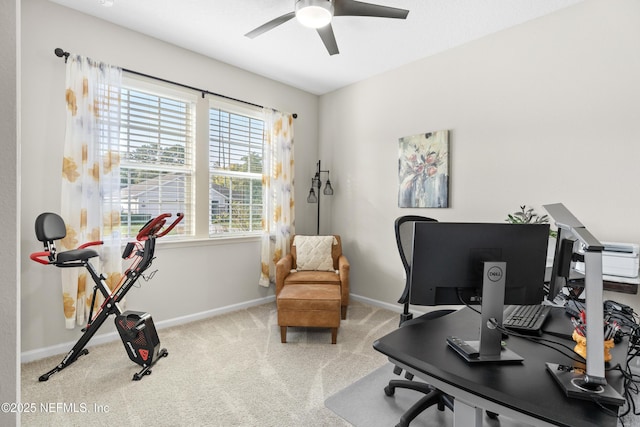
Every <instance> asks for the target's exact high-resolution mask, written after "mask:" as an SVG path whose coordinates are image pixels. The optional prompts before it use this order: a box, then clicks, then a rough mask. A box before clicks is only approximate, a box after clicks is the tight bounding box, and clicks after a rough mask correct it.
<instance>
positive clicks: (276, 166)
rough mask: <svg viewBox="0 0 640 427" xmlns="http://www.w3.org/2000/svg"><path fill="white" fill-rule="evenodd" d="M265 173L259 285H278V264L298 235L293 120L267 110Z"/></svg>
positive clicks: (289, 116)
mask: <svg viewBox="0 0 640 427" xmlns="http://www.w3.org/2000/svg"><path fill="white" fill-rule="evenodd" d="M264 123H265V148H264V155H263V161H262V163H263V172H262V196H263V206H264V207H263V211H262V252H261V253H262V257H261V258H262V260H261V261H262V271H261V273H260V280H259V282H258V283H259V284H260V285H261V286H265V287H268V286H269V285H270V284H271V283H275V281H276V279H275V271H276V267H275V265H276V263H277V262H278V260H279V259H280V258H282V257H283V256H284V255H285V254H286V253H287V251H288V250H289V242H290V241H291V236H292V235H293V234H294V232H295V229H294V224H295V204H294V194H293V182H294V181H293V175H294V174H293V170H294V168H293V116H292V115H291V114H284V113H281V112H278V111H273V110H271V109H266V108H265V110H264Z"/></svg>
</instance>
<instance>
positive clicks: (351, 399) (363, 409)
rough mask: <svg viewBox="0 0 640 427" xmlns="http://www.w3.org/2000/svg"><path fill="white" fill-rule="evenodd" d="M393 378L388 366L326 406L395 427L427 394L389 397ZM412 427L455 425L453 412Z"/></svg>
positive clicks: (365, 422) (501, 426)
mask: <svg viewBox="0 0 640 427" xmlns="http://www.w3.org/2000/svg"><path fill="white" fill-rule="evenodd" d="M390 379H402V377H400V376H397V375H395V374H394V373H393V365H392V364H390V363H388V364H385V365H384V366H382V367H380V368H378V369H376V370H374V371H373V372H371V373H370V374H368V375H366V376H365V377H363V378H361V379H359V380H358V381H356V382H355V383H353V384H351V385H350V386H348V387H346V388H345V389H343V390H341V391H339V392H337V393H336V394H334V395H332V396H330V397H329V398H327V399H326V400H325V406H326V407H327V408H329V409H330V410H332V411H333V412H334V413H336V414H337V415H338V416H339V417H341V418H342V419H344V420H345V421H347V422H348V423H350V424H351V425H353V426H355V427H390V426H395V425H396V424H397V423H398V421H400V417H401V416H402V414H403V413H404V412H405V411H406V410H407V409H409V408H410V407H411V406H412V405H413V404H414V403H416V402H417V401H418V400H419V399H420V398H421V397H422V396H423V395H422V394H420V393H418V392H416V391H413V390H406V389H396V391H395V394H394V396H392V397H388V396H386V395H385V393H384V387H385V386H386V385H387V384H388V382H389V380H390ZM410 425H411V427H442V426H452V425H453V414H452V413H451V411H449V410H445V411H438V409H437V408H436V407H435V406H433V407H431V408H428V409H427V410H426V411H424V412H423V413H421V414H420V415H418V417H417V418H415V419H414V420H413V421H412V422H411V424H410ZM639 425H640V420H638V419H637V418H636V417H625V419H624V424H623V423H621V422H618V426H625V427H637V426H639ZM483 426H485V427H525V426H529V424H524V423H522V422H518V421H515V420H513V419H509V418H507V417H505V416H502V415H501V416H499V417H498V419H496V420H493V419H490V418H488V417H487V416H486V414H485V415H484V420H483Z"/></svg>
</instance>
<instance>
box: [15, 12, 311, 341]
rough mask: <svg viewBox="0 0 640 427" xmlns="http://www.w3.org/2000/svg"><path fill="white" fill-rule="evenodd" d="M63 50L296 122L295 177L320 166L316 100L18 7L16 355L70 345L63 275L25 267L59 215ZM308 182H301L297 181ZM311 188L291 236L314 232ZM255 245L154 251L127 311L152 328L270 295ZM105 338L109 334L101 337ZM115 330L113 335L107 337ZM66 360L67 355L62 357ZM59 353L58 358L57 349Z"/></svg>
mask: <svg viewBox="0 0 640 427" xmlns="http://www.w3.org/2000/svg"><path fill="white" fill-rule="evenodd" d="M58 47H60V48H62V49H64V50H66V51H69V52H72V53H78V54H82V55H86V56H89V57H91V58H94V59H97V60H100V61H104V62H107V63H110V64H114V65H118V66H120V67H123V68H128V69H131V70H135V71H138V72H142V73H147V74H151V75H155V76H158V77H162V78H165V79H169V80H174V81H177V82H180V83H183V84H188V85H190V86H194V87H199V88H202V89H205V90H209V91H212V92H217V93H221V94H224V95H227V96H231V97H234V98H238V99H243V100H246V101H249V102H252V103H256V104H260V105H265V106H269V107H272V108H276V109H278V110H281V111H288V112H295V113H297V114H298V118H297V119H296V121H295V155H296V176H297V177H304V178H306V177H311V176H312V173H313V171H314V170H315V162H316V161H317V151H318V150H317V133H318V132H317V129H318V123H317V119H318V97H317V96H316V95H312V94H309V93H306V92H303V91H300V90H297V89H293V88H291V87H288V86H286V85H283V84H280V83H277V82H274V81H272V80H268V79H265V78H262V77H259V76H257V75H255V74H251V73H249V72H246V71H243V70H240V69H237V68H234V67H231V66H229V65H226V64H223V63H221V62H218V61H214V60H211V59H208V58H205V57H203V56H201V55H197V54H195V53H192V52H189V51H186V50H184V49H180V48H177V47H175V46H173V45H170V44H167V43H164V42H160V41H158V40H155V39H152V38H149V37H146V36H143V35H140V34H138V33H135V32H132V31H129V30H126V29H124V28H122V27H118V26H115V25H112V24H110V23H107V22H104V21H100V20H97V19H95V18H92V17H89V16H86V15H83V14H80V13H78V12H75V11H73V10H70V9H67V8H64V7H62V6H59V5H57V4H54V3H51V2H49V1H46V0H24V1H23V2H22V64H23V66H22V69H23V73H22V83H23V84H22V136H23V138H22V152H23V153H25V155H24V156H23V160H22V175H21V178H22V198H21V204H22V214H21V218H22V225H21V227H20V235H21V243H22V250H21V254H20V259H21V272H22V289H21V308H22V313H21V316H22V317H21V318H22V333H21V337H22V351H23V352H29V351H34V350H38V349H42V348H45V347H51V346H56V345H58V344H61V343H68V342H72V341H75V340H76V339H77V337H78V335H79V334H80V332H79V330H78V329H76V330H74V331H68V330H65V329H64V318H63V315H62V310H61V304H60V302H61V285H60V272H59V271H58V270H57V269H55V268H53V267H46V266H42V265H40V264H36V263H34V262H31V261H29V257H28V256H29V253H31V252H34V251H40V250H42V249H41V244H40V243H39V242H37V241H36V239H35V235H34V231H33V226H34V225H33V224H34V220H35V218H36V216H37V215H38V214H39V213H41V212H44V211H59V207H60V186H59V183H58V181H59V177H60V167H61V162H62V157H61V153H62V146H63V141H64V123H65V119H64V114H65V113H64V108H65V106H64V105H65V104H64V90H65V89H64V79H65V65H64V61H63V60H62V59H61V58H58V57H56V56H55V55H54V54H53V51H54V49H55V48H58ZM303 181H306V180H303ZM307 191H308V187H307V188H305V186H304V185H303V186H299V187H298V188H297V189H296V198H297V200H298V207H297V212H296V216H297V219H296V226H297V230H298V231H299V232H301V233H305V232H306V233H313V232H314V231H315V214H314V212H315V211H314V207H313V206H309V205H307V204H306V202H305V199H306V195H307V194H306V193H307ZM259 246H260V245H259V241H258V239H248V240H247V239H244V240H237V241H224V242H218V243H214V244H204V245H203V244H193V245H178V246H175V245H166V244H164V245H163V244H162V242H160V241H159V245H158V249H157V251H156V255H157V260H156V261H155V262H154V266H153V268H158V269H159V271H158V274H157V275H156V276H155V277H154V279H153V280H152V281H150V282H148V283H147V282H143V281H140V284H141V285H142V288H141V289H135V288H134V289H133V290H132V291H131V292H130V293H129V294H128V297H127V301H128V307H129V308H131V309H135V310H142V311H148V312H149V313H151V314H152V315H153V318H154V320H155V321H156V323H158V322H163V321H168V320H170V319H176V318H181V317H184V316H189V315H193V314H196V313H201V312H208V311H211V310H215V309H217V308H221V307H227V306H233V305H235V304H241V303H244V302H247V301H251V300H256V299H259V298H263V297H267V296H270V295H273V290H272V289H268V290H267V289H265V288H262V287H259V286H258V285H257V282H258V278H259V273H260V270H259V269H260V261H259V258H260V248H259ZM104 329H105V331H109V330H110V328H104ZM111 330H112V328H111ZM64 350H65V351H66V348H64ZM61 351H63V350H62V349H61Z"/></svg>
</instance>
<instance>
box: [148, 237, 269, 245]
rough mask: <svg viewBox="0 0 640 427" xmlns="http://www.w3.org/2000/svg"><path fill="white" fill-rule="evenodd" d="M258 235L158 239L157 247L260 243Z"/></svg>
mask: <svg viewBox="0 0 640 427" xmlns="http://www.w3.org/2000/svg"><path fill="white" fill-rule="evenodd" d="M260 238H261V237H260V235H255V234H254V235H247V236H226V237H194V238H191V239H177V238H176V239H171V238H165V239H158V240H157V241H156V242H157V243H156V244H157V245H159V246H163V247H168V248H188V247H202V246H218V245H235V244H238V243H255V242H260Z"/></svg>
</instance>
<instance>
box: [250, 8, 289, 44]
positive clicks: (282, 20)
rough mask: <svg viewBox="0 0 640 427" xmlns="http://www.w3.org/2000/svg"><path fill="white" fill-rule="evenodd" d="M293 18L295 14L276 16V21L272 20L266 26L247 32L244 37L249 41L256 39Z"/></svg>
mask: <svg viewBox="0 0 640 427" xmlns="http://www.w3.org/2000/svg"><path fill="white" fill-rule="evenodd" d="M294 16H296V13H295V12H289V13H285V14H284V15H282V16H278V17H277V18H276V19H272V20H271V21H269V22H267V23H266V24H262V25H260V26H259V27H258V28H256V29H254V30H251V31H249V32H248V33H247V34H245V36H246V37H249V38H250V39H253V38H256V37H258V36H259V35H260V34H263V33H266V32H267V31H269V30H273V29H274V28H275V27H277V26H278V25H281V24H284V23H285V22H287V21H288V20H290V19H291V18H293V17H294Z"/></svg>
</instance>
